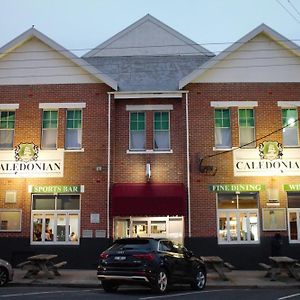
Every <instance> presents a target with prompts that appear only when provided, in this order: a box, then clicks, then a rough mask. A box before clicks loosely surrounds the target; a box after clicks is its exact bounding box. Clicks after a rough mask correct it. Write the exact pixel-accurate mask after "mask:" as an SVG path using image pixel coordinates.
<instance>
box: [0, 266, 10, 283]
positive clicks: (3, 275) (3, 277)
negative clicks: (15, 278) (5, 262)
mask: <svg viewBox="0 0 300 300" xmlns="http://www.w3.org/2000/svg"><path fill="white" fill-rule="evenodd" d="M7 282H8V272H7V270H6V269H5V268H3V267H0V286H3V285H5V284H6V283H7Z"/></svg>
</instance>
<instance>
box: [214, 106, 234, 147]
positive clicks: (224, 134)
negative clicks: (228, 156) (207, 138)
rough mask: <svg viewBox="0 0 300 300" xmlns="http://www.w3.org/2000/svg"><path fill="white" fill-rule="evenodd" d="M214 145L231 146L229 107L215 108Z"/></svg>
mask: <svg viewBox="0 0 300 300" xmlns="http://www.w3.org/2000/svg"><path fill="white" fill-rule="evenodd" d="M215 147H216V148H217V149H226V148H231V128H230V112H229V109H215Z"/></svg>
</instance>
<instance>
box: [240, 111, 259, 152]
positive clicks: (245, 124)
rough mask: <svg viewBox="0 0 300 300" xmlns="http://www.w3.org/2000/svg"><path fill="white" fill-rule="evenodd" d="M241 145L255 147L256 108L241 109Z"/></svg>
mask: <svg viewBox="0 0 300 300" xmlns="http://www.w3.org/2000/svg"><path fill="white" fill-rule="evenodd" d="M239 131H240V146H244V145H245V147H244V148H255V142H253V141H254V140H255V125H254V110H253V109H249V108H246V109H239Z"/></svg>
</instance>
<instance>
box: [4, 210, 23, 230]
mask: <svg viewBox="0 0 300 300" xmlns="http://www.w3.org/2000/svg"><path fill="white" fill-rule="evenodd" d="M0 212H16V213H19V223H20V227H19V228H18V229H13V230H3V229H0V232H21V228H22V210H21V209H6V208H1V209H0ZM0 228H1V227H0Z"/></svg>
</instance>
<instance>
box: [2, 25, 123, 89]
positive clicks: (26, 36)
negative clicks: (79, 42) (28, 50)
mask: <svg viewBox="0 0 300 300" xmlns="http://www.w3.org/2000/svg"><path fill="white" fill-rule="evenodd" d="M33 37H35V38H37V39H38V40H40V41H41V42H43V43H44V44H46V45H47V46H48V47H50V48H52V49H53V50H55V51H57V52H58V53H60V54H61V55H63V56H64V57H65V58H67V59H69V60H70V61H72V62H73V63H74V64H75V65H77V66H79V67H80V68H82V69H83V70H85V71H86V72H88V73H89V74H91V75H92V76H94V77H95V78H97V79H99V80H100V81H101V82H104V83H105V84H107V85H108V86H110V87H111V88H113V89H114V90H117V89H118V85H117V82H116V81H115V80H113V79H111V78H110V77H108V76H107V75H105V74H99V70H98V69H96V68H95V67H93V66H91V65H89V64H88V63H87V62H86V61H85V60H83V59H81V58H79V57H77V56H76V55H75V54H73V53H72V52H70V51H69V50H67V49H65V48H64V47H62V46H61V45H59V44H58V43H56V42H55V41H53V40H52V39H50V38H49V37H47V36H46V35H44V34H43V33H41V32H40V31H38V30H36V29H35V28H33V27H32V28H30V29H28V30H27V31H25V32H24V33H22V34H21V35H19V36H18V37H16V38H15V39H13V40H12V41H10V42H9V43H7V44H6V45H5V46H3V47H2V48H0V60H1V58H3V57H4V56H6V55H8V54H9V53H11V52H12V51H13V50H14V49H16V48H18V47H19V46H21V45H22V44H24V43H25V42H27V41H28V40H30V39H31V38H33Z"/></svg>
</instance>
